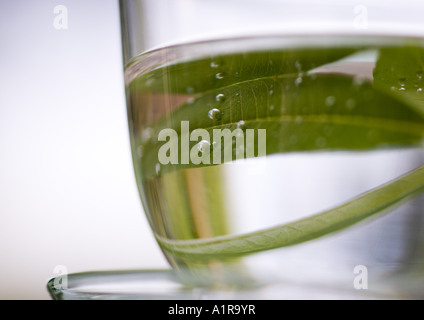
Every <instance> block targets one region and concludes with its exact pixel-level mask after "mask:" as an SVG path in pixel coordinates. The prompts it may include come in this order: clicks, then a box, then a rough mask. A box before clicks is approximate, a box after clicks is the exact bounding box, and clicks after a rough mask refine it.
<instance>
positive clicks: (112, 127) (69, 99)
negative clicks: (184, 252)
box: [0, 0, 167, 299]
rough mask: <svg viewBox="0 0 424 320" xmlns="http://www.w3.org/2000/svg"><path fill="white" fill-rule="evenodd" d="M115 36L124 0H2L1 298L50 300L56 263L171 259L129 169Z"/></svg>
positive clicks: (89, 265)
mask: <svg viewBox="0 0 424 320" xmlns="http://www.w3.org/2000/svg"><path fill="white" fill-rule="evenodd" d="M59 4H62V5H65V6H66V7H67V9H68V29H67V30H56V29H55V28H54V25H53V21H54V18H55V14H54V12H53V10H54V7H55V6H56V5H59ZM120 41H121V38H120V26H119V12H118V2H117V1H114V0H88V1H87V0H86V1H81V0H78V1H77V0H68V1H60V2H59V1H53V0H52V1H49V0H37V1H34V0H15V1H6V0H0V299H49V298H50V297H49V296H48V293H47V290H46V283H47V281H48V280H49V279H50V278H52V277H54V276H56V274H55V273H54V269H55V267H56V266H57V265H64V266H66V268H67V271H68V272H69V273H74V272H84V271H93V270H94V271H95V270H112V269H119V270H124V269H142V268H161V267H167V264H166V262H165V261H164V259H163V257H162V255H161V253H160V251H159V249H158V247H157V245H156V243H155V242H154V240H153V237H152V234H151V232H150V230H149V228H148V225H147V222H146V219H145V217H144V213H143V210H142V207H141V204H140V202H139V198H138V192H137V188H136V184H135V179H134V177H133V171H132V163H131V156H130V149H129V140H128V132H127V131H128V127H127V120H126V110H125V98H124V84H123V75H122V62H121V61H122V57H121V42H120Z"/></svg>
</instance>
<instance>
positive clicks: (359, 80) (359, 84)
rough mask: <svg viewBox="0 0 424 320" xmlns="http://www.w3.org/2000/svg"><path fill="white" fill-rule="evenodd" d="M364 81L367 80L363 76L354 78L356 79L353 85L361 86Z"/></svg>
mask: <svg viewBox="0 0 424 320" xmlns="http://www.w3.org/2000/svg"><path fill="white" fill-rule="evenodd" d="M364 82H365V80H364V79H362V78H354V79H353V85H354V86H355V87H360V86H362V85H363V84H364Z"/></svg>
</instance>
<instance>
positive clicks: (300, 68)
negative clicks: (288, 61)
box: [294, 60, 302, 72]
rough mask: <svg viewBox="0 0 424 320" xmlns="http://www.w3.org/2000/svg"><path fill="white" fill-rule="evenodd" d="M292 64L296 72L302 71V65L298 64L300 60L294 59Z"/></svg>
mask: <svg viewBox="0 0 424 320" xmlns="http://www.w3.org/2000/svg"><path fill="white" fill-rule="evenodd" d="M294 65H295V67H296V69H297V71H298V72H300V71H302V65H301V64H300V62H299V61H298V60H296V62H295V63H294Z"/></svg>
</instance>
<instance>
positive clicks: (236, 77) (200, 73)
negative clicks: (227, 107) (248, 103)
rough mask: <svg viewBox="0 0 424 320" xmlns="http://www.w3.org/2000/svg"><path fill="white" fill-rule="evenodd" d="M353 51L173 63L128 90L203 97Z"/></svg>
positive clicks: (243, 55)
mask: <svg viewBox="0 0 424 320" xmlns="http://www.w3.org/2000/svg"><path fill="white" fill-rule="evenodd" d="M357 50H358V48H355V49H353V48H342V47H341V48H333V49H332V50H328V49H327V48H315V49H310V48H309V49H299V48H296V49H285V50H274V51H264V52H262V51H257V52H248V53H237V54H230V55H225V56H220V55H218V56H210V57H205V58H202V59H198V60H194V61H179V62H178V61H177V62H173V63H172V64H169V65H165V66H162V67H160V68H157V69H154V70H151V71H150V72H148V73H147V74H145V75H144V76H142V77H139V78H137V79H135V80H134V81H132V82H131V84H130V89H131V90H135V91H137V90H141V91H148V92H153V93H164V92H165V93H167V94H170V93H179V94H197V93H200V94H203V93H205V92H206V91H208V90H214V89H217V88H222V87H226V86H229V85H232V84H234V83H240V82H243V81H246V80H252V79H259V78H263V77H272V76H278V75H282V74H293V73H294V74H298V73H300V72H306V71H308V70H311V69H313V68H316V67H319V66H321V65H323V64H326V63H330V62H333V61H336V60H338V59H341V58H343V57H345V56H347V55H349V54H351V53H353V52H355V51H357ZM163 52H164V55H166V52H165V51H163Z"/></svg>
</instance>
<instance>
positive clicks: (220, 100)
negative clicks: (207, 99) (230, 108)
mask: <svg viewBox="0 0 424 320" xmlns="http://www.w3.org/2000/svg"><path fill="white" fill-rule="evenodd" d="M215 100H216V101H218V102H224V101H225V96H224V95H223V94H222V93H220V94H217V95H216V97H215Z"/></svg>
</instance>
